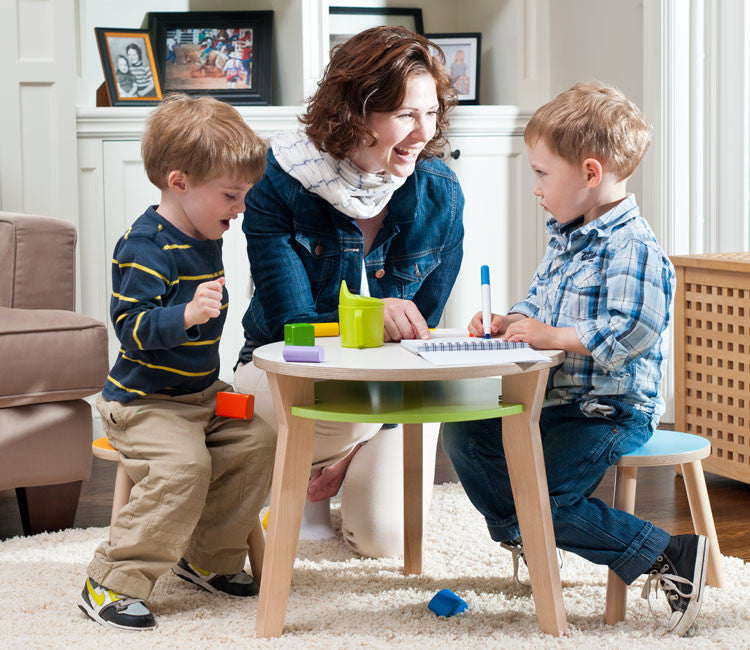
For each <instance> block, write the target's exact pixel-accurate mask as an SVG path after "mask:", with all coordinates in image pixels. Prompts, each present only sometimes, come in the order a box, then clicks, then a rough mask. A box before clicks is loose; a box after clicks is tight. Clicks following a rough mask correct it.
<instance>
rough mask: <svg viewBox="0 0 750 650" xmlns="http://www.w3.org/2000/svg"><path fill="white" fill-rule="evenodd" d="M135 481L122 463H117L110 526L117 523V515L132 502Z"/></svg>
mask: <svg viewBox="0 0 750 650" xmlns="http://www.w3.org/2000/svg"><path fill="white" fill-rule="evenodd" d="M133 485H134V483H133V479H131V478H130V476H128V473H127V472H126V471H125V468H124V467H123V466H122V463H120V462H118V463H117V475H116V476H115V494H114V496H113V497H112V517H111V518H110V521H109V523H110V525H112V524H114V523H115V518H116V517H117V513H118V512H120V510H122V508H123V507H124V506H125V505H127V503H128V501H129V500H130V491H131V490H132V489H133Z"/></svg>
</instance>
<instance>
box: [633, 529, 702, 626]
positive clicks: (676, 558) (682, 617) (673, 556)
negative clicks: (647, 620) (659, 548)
mask: <svg viewBox="0 0 750 650" xmlns="http://www.w3.org/2000/svg"><path fill="white" fill-rule="evenodd" d="M707 568H708V539H707V538H706V537H705V536H703V535H673V536H672V537H670V538H669V544H667V548H665V549H664V551H663V552H662V554H661V555H660V556H659V557H657V558H656V562H654V565H653V566H652V567H651V569H650V571H649V573H648V578H647V579H646V583H645V584H644V585H643V591H642V592H641V596H642V597H643V598H645V599H646V600H648V605H649V608H650V609H651V613H652V614H654V610H653V608H652V607H651V599H650V598H649V595H650V593H651V585H652V584H653V587H654V589H653V590H654V592H656V591H658V589H659V588H661V590H662V591H663V592H664V595H665V596H666V597H667V603H669V607H670V609H671V610H672V611H671V614H670V617H669V621H668V622H667V631H668V632H671V633H672V634H677V635H679V636H685V635H687V634H690V632H691V628H692V627H693V623H695V619H696V618H697V616H698V612H699V611H700V609H701V605H702V604H703V587H704V585H705V584H706V569H707ZM654 617H656V615H655V614H654Z"/></svg>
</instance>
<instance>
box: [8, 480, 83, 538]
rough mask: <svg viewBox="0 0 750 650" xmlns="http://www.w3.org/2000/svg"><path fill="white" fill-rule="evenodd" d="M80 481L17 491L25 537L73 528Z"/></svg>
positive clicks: (17, 489) (79, 493)
mask: <svg viewBox="0 0 750 650" xmlns="http://www.w3.org/2000/svg"><path fill="white" fill-rule="evenodd" d="M82 483H83V481H73V482H71V483H61V484H59V485H38V486H34V487H22V488H16V500H17V501H18V509H19V510H20V512H21V525H22V526H23V534H24V535H36V534H37V533H45V532H46V533H52V532H55V531H57V530H63V529H65V528H72V527H73V524H74V522H75V518H76V510H77V509H78V497H80V496H81V484H82Z"/></svg>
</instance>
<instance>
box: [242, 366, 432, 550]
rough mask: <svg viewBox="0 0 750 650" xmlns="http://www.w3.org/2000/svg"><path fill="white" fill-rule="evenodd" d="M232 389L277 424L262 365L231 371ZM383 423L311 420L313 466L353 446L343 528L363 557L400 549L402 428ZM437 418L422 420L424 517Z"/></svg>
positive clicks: (344, 492)
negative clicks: (384, 426) (246, 396)
mask: <svg viewBox="0 0 750 650" xmlns="http://www.w3.org/2000/svg"><path fill="white" fill-rule="evenodd" d="M234 385H235V389H236V390H237V391H238V392H241V393H250V394H252V395H254V396H255V412H256V413H258V414H259V415H260V416H261V417H262V418H263V419H264V420H266V421H267V422H268V423H269V424H271V425H272V426H273V427H274V428H275V429H277V428H278V425H277V419H276V413H275V411H274V407H273V403H272V399H271V391H270V388H269V386H268V379H267V377H266V373H265V371H264V370H260V369H259V368H256V367H255V366H254V365H253V364H252V363H247V364H244V365H241V366H239V367H238V368H237V371H236V372H235V373H234ZM381 426H382V425H381V424H369V423H362V424H360V423H357V424H352V423H349V422H328V421H323V420H318V421H317V422H316V423H315V445H314V447H313V464H312V469H313V470H316V469H319V468H322V467H328V466H329V465H333V464H334V463H336V462H337V461H339V460H341V459H342V458H345V457H346V456H347V455H348V454H349V453H350V452H351V451H352V449H354V447H355V446H356V445H357V444H358V443H360V442H365V441H367V444H365V445H363V446H362V447H361V448H360V450H359V451H358V452H357V453H356V454H355V455H354V458H353V459H352V462H351V463H350V464H349V468H348V469H347V472H346V476H345V477H344V482H343V483H342V485H341V492H340V494H341V520H342V522H341V532H342V535H343V538H344V541H345V542H346V543H347V544H348V545H349V546H350V547H351V548H352V549H353V550H354V551H355V552H357V553H359V554H360V555H364V556H366V557H393V556H397V555H401V554H403V552H404V465H403V457H404V456H403V429H402V427H401V425H399V426H398V427H396V428H392V429H381V428H380V427H381ZM439 430H440V425H439V424H425V425H424V426H423V431H424V434H423V443H422V451H423V456H422V472H423V475H422V476H423V483H422V503H423V506H422V512H423V516H424V520H425V521H426V518H427V513H428V511H429V509H430V501H431V499H432V485H433V483H434V480H435V452H436V450H437V440H438V433H439Z"/></svg>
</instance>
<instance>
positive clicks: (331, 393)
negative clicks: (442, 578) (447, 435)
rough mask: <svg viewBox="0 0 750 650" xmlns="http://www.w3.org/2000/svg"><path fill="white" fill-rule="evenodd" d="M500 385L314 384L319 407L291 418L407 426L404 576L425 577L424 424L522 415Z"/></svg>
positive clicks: (299, 410)
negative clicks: (503, 396)
mask: <svg viewBox="0 0 750 650" xmlns="http://www.w3.org/2000/svg"><path fill="white" fill-rule="evenodd" d="M500 387H501V385H500V380H499V379H454V380H442V381H437V380H436V381H424V382H422V381H414V382H411V381H404V382H401V381H339V380H326V381H319V382H316V384H315V403H314V404H310V405H306V406H293V407H292V409H291V412H292V415H295V416H297V417H301V418H310V419H314V420H330V421H333V422H374V423H378V422H388V423H395V424H403V425H404V538H405V539H406V540H408V547H407V548H405V549H404V573H405V574H407V575H409V574H413V573H422V537H421V530H422V526H421V524H422V516H423V513H422V423H424V422H463V421H468V420H484V419H487V418H498V417H504V416H508V415H517V414H519V413H522V412H523V405H522V404H506V403H504V402H503V401H502V398H501V397H500Z"/></svg>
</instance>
